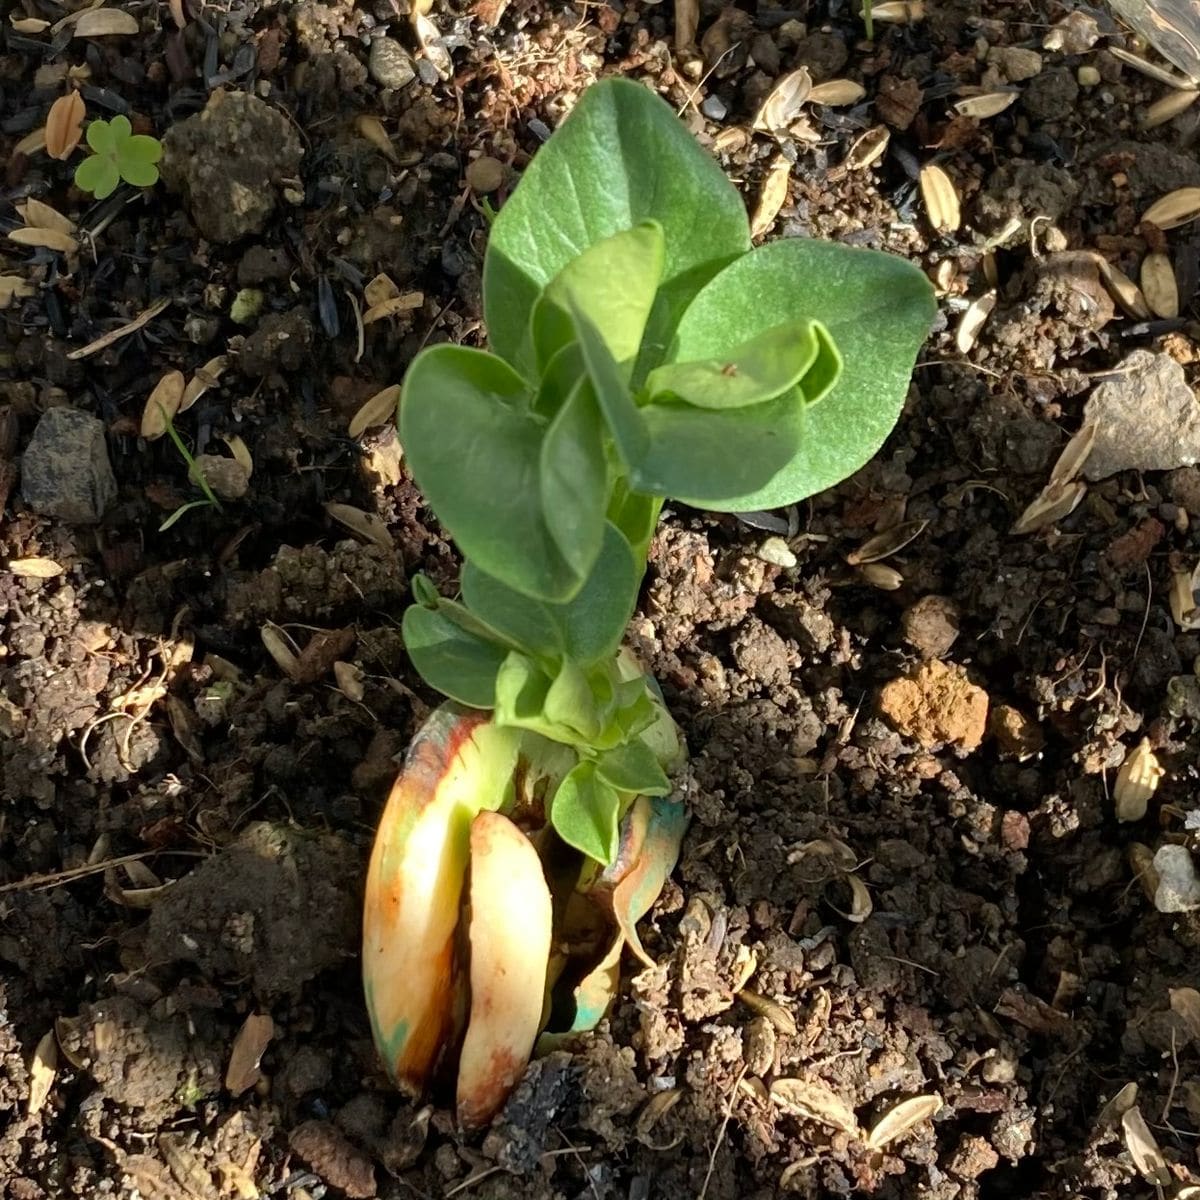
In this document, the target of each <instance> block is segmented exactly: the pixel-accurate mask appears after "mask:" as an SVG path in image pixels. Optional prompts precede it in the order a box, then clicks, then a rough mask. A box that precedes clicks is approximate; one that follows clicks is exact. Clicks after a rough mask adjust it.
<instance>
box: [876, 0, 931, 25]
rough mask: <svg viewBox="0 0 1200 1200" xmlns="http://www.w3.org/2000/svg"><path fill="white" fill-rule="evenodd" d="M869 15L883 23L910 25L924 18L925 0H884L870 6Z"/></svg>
mask: <svg viewBox="0 0 1200 1200" xmlns="http://www.w3.org/2000/svg"><path fill="white" fill-rule="evenodd" d="M871 16H872V17H873V18H874V19H875V20H876V21H882V22H883V23H884V24H885V25H912V24H913V23H914V22H916V21H921V20H924V18H925V0H884V3H883V4H873V5H872V6H871Z"/></svg>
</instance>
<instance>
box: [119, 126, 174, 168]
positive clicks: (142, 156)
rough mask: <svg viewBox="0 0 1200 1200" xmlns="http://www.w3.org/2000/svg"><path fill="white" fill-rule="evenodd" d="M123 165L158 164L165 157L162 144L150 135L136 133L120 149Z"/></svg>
mask: <svg viewBox="0 0 1200 1200" xmlns="http://www.w3.org/2000/svg"><path fill="white" fill-rule="evenodd" d="M118 149H119V153H120V156H121V161H122V163H128V162H139V163H146V164H151V163H156V162H158V161H159V160H160V159H161V158H162V155H163V148H162V142H160V141H159V140H158V138H155V137H150V135H149V134H145V133H135V134H134V135H133V137H131V138H128V139H127V140H126V141H125V142H124V143H123V144H122V145H121V146H120V147H119V148H118Z"/></svg>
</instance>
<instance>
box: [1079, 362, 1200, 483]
mask: <svg viewBox="0 0 1200 1200" xmlns="http://www.w3.org/2000/svg"><path fill="white" fill-rule="evenodd" d="M1083 419H1084V421H1085V422H1087V421H1095V422H1096V423H1097V425H1098V431H1097V433H1096V444H1095V446H1093V448H1092V453H1091V454H1090V455H1089V457H1088V460H1087V465H1086V466H1085V467H1084V472H1083V473H1084V475H1085V476H1086V477H1087V478H1088V479H1107V478H1108V476H1110V475H1115V474H1116V473H1117V472H1118V471H1130V470H1137V471H1173V470H1175V468H1176V467H1189V466H1191V465H1192V464H1193V463H1196V462H1200V402H1197V400H1196V394H1195V393H1194V392H1193V391H1192V389H1191V387H1190V386H1189V385H1188V382H1187V380H1186V379H1185V378H1184V375H1183V368H1182V367H1181V366H1180V365H1179V364H1178V363H1177V362H1176V361H1175V360H1174V359H1173V358H1170V357H1169V356H1168V355H1166V354H1155V353H1154V352H1153V351H1150V350H1135V351H1134V352H1133V353H1132V354H1130V355H1129V356H1128V357H1126V358H1125V359H1123V360H1122V361H1121V363H1120V364H1119V365H1118V366H1117V367H1116V370H1115V373H1114V376H1113V378H1111V379H1107V380H1105V381H1104V383H1102V384H1100V385H1099V386H1098V387H1097V388H1096V389H1095V391H1093V392H1092V394H1091V396H1090V397H1089V398H1088V402H1087V405H1086V407H1085V408H1084V410H1083Z"/></svg>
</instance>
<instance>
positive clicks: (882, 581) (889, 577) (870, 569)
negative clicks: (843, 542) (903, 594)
mask: <svg viewBox="0 0 1200 1200" xmlns="http://www.w3.org/2000/svg"><path fill="white" fill-rule="evenodd" d="M855 570H856V571H857V572H858V573H859V575H860V576H861V577H862V579H863V581H864V582H865V583H869V584H870V585H871V586H872V587H873V588H878V589H879V590H880V591H881V592H895V591H899V589H900V588H902V587H903V586H904V576H903V575H901V574H900V572H899V571H897V570H896V568H895V567H889V566H888V565H887V563H881V562H872V563H864V564H863V565H862V566H861V567H856V568H855Z"/></svg>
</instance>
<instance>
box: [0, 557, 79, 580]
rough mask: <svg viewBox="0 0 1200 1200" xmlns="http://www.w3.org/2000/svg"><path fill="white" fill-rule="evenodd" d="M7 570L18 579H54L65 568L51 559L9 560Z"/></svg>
mask: <svg viewBox="0 0 1200 1200" xmlns="http://www.w3.org/2000/svg"><path fill="white" fill-rule="evenodd" d="M8 569H9V571H11V572H12V574H14V575H16V576H17V577H18V578H20V579H55V578H57V577H58V576H59V575H61V574H62V573H63V572H64V571H65V570H66V567H64V566H63V565H62V563H58V562H55V561H54V559H52V558H36V557H35V558H10V559H9V560H8Z"/></svg>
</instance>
